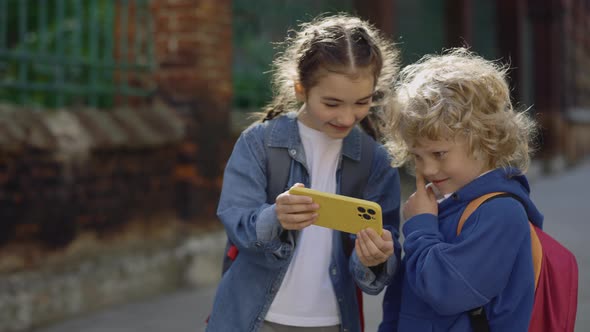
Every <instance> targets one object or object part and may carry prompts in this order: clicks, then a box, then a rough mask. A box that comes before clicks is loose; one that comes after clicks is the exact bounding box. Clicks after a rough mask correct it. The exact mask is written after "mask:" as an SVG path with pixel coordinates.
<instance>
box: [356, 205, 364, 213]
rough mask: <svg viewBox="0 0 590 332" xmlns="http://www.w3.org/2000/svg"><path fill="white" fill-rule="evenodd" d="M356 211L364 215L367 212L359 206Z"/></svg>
mask: <svg viewBox="0 0 590 332" xmlns="http://www.w3.org/2000/svg"><path fill="white" fill-rule="evenodd" d="M356 209H357V210H358V211H359V212H360V213H365V212H366V211H367V210H365V208H364V207H361V206H359V207H357V208H356Z"/></svg>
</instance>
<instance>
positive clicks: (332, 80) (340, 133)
mask: <svg viewBox="0 0 590 332" xmlns="http://www.w3.org/2000/svg"><path fill="white" fill-rule="evenodd" d="M373 89H374V80H373V76H372V75H371V74H370V72H369V71H367V72H366V73H365V72H361V73H360V74H359V75H358V76H356V77H354V78H353V77H351V76H348V75H344V74H339V73H334V72H326V73H325V74H324V75H322V76H321V77H320V78H319V80H318V83H317V84H316V85H315V86H313V87H312V88H311V89H309V90H308V91H304V89H303V88H302V87H301V86H296V87H295V93H296V94H297V99H298V100H300V101H302V102H304V103H305V104H304V105H303V107H302V109H301V111H300V112H299V116H298V118H299V121H301V122H303V123H304V124H305V125H306V126H308V127H310V128H313V129H316V130H319V131H322V132H324V133H325V134H326V135H328V136H329V137H331V138H336V139H338V138H344V137H346V136H347V135H348V133H350V131H351V130H352V128H353V127H354V126H355V125H356V124H357V123H358V122H360V121H361V120H362V119H363V118H364V117H365V116H367V114H369V108H370V107H371V102H372V97H373Z"/></svg>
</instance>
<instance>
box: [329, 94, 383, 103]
mask: <svg viewBox="0 0 590 332" xmlns="http://www.w3.org/2000/svg"><path fill="white" fill-rule="evenodd" d="M371 97H373V94H372V93H371V94H370V95H368V96H366V97H362V98H361V99H359V100H357V101H362V100H365V99H369V98H371ZM322 100H324V101H336V102H340V103H342V102H344V100H341V99H338V98H334V97H322Z"/></svg>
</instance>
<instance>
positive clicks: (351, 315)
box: [207, 113, 401, 332]
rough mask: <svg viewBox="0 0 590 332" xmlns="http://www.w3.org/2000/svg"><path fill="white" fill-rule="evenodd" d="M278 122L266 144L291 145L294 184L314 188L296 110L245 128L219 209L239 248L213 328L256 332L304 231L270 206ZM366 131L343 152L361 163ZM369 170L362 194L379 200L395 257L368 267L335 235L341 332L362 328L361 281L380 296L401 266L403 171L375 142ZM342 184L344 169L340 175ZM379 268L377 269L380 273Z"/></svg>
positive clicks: (333, 269) (222, 286) (333, 271)
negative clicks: (270, 153) (270, 161)
mask: <svg viewBox="0 0 590 332" xmlns="http://www.w3.org/2000/svg"><path fill="white" fill-rule="evenodd" d="M272 121H276V123H275V124H274V128H273V130H272V131H271V134H270V135H269V136H268V137H267V141H266V143H267V144H270V145H271V146H273V147H282V148H285V149H288V150H289V155H290V156H291V157H292V158H293V160H294V161H293V162H292V163H291V165H292V166H291V169H290V173H289V180H288V186H289V187H290V186H292V185H293V184H295V183H297V182H301V183H303V184H305V186H306V187H309V185H310V176H309V173H308V171H307V167H306V159H305V152H304V150H303V145H302V143H301V139H300V136H299V129H298V126H297V119H296V114H295V113H289V114H287V115H283V116H279V117H277V118H275V119H273V120H271V121H267V122H264V123H258V124H255V125H253V126H251V127H249V128H248V129H246V130H245V131H244V132H243V133H242V134H241V135H240V137H239V139H238V141H237V142H236V144H235V146H234V149H233V152H232V154H231V156H230V158H229V160H228V163H227V166H226V169H225V173H224V180H223V187H222V192H221V197H220V201H219V206H218V209H217V214H218V216H219V218H220V220H221V221H222V223H223V225H224V227H225V230H226V233H227V235H228V238H229V239H230V240H231V242H232V243H233V244H235V245H236V246H237V247H238V249H239V255H238V256H237V257H236V259H235V261H234V262H233V264H232V266H231V268H230V269H229V270H227V271H226V273H225V274H224V275H223V277H222V279H221V281H220V283H219V286H218V289H217V294H216V296H215V299H214V303H213V311H212V313H211V316H210V318H209V321H208V326H207V331H210V332H227V331H232V332H233V331H236V332H237V331H248V332H249V331H252V332H255V331H258V330H259V329H260V327H261V325H262V322H263V321H264V318H265V316H266V313H267V312H268V309H269V307H270V305H271V304H272V302H273V299H274V297H275V295H276V293H277V291H278V289H279V287H280V286H281V283H282V280H283V277H284V276H285V273H286V271H287V268H288V266H289V263H290V261H291V258H292V256H293V252H294V249H295V247H296V246H297V238H298V231H287V230H284V229H282V227H281V225H280V223H279V221H278V219H277V216H276V213H275V205H274V204H269V203H267V197H266V196H267V194H266V186H267V169H266V165H267V160H266V158H267V156H266V149H265V147H264V144H265V137H264V136H265V130H264V126H267V125H269V123H270V122H272ZM361 134H362V133H361V131H360V129H358V128H355V129H354V130H353V131H351V133H350V134H349V135H348V136H347V137H346V138H344V140H343V145H342V156H341V158H342V157H344V158H352V159H353V160H357V161H359V162H362V161H361V160H360V156H361V151H360V149H361V136H360V135H361ZM374 148H375V153H374V157H373V162H372V166H371V173H370V176H369V179H368V183H367V185H366V188H365V191H364V195H363V198H364V199H367V200H371V201H375V202H377V203H379V204H380V205H381V207H382V212H383V223H384V227H385V228H387V229H388V230H389V231H391V233H392V235H393V237H394V243H395V255H393V256H391V257H390V259H389V260H388V261H387V263H386V264H385V265H384V268H382V269H370V268H367V267H365V266H363V265H362V264H361V263H360V261H359V259H358V257H357V255H356V252H355V250H353V252H352V254H351V255H350V256H349V257H347V256H346V254H345V253H344V248H343V245H342V243H343V242H342V238H341V234H340V232H338V231H334V232H333V238H332V243H333V249H332V258H331V262H330V265H329V266H326V268H327V269H329V273H330V278H331V280H332V285H333V287H334V292H335V294H336V297H337V301H338V306H339V313H340V319H341V331H350V332H353V331H354V332H356V331H360V330H361V328H360V326H361V323H360V317H359V306H358V302H357V295H356V288H355V284H356V285H357V286H358V287H359V288H360V289H362V290H363V291H364V292H366V293H368V294H372V295H375V294H378V293H379V292H381V291H382V290H383V288H384V287H385V285H387V284H388V283H389V281H390V280H391V279H392V277H393V275H394V273H395V271H396V270H397V266H398V262H399V255H400V251H401V250H400V246H399V242H398V238H399V206H400V183H399V174H398V172H397V170H396V169H395V168H392V167H391V166H390V159H389V155H388V154H387V152H386V150H385V149H384V148H383V147H382V146H381V145H380V144H377V143H375V145H374ZM336 181H337V188H338V192H339V187H340V166H339V167H338V170H337V174H336ZM373 271H376V272H377V274H375V273H374V272H373Z"/></svg>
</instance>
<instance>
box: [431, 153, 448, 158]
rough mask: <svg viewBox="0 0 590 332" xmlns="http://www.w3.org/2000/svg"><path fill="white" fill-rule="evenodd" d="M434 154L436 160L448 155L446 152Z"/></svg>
mask: <svg viewBox="0 0 590 332" xmlns="http://www.w3.org/2000/svg"><path fill="white" fill-rule="evenodd" d="M433 154H434V156H435V157H436V158H439V159H440V158H442V157H444V156H445V155H446V154H447V152H446V151H437V152H434V153H433Z"/></svg>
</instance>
